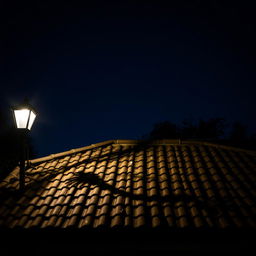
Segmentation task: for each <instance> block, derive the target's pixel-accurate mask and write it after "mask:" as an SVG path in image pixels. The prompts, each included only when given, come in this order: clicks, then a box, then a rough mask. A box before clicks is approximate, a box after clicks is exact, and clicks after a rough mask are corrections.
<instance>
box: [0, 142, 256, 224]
mask: <svg viewBox="0 0 256 256" xmlns="http://www.w3.org/2000/svg"><path fill="white" fill-rule="evenodd" d="M31 163H32V165H31V166H30V168H29V169H27V170H26V187H25V190H24V191H23V192H20V191H19V190H18V188H19V180H18V177H19V176H18V174H19V169H18V168H16V169H15V170H13V172H12V173H11V174H10V175H9V176H8V177H7V178H6V179H5V180H3V181H1V182H0V226H2V227H25V228H30V227H42V228H45V227H60V228H67V227H75V228H84V227H90V228H97V227H102V226H103V227H107V228H108V227H110V228H114V227H120V228H123V227H131V228H137V227H149V228H151V227H167V228H170V229H172V228H178V229H179V228H185V227H188V228H195V229H197V228H225V227H247V228H255V227H256V217H255V216H256V203H255V202H256V200H255V198H256V153H255V152H250V151H246V150H240V149H235V148H229V147H225V146H218V145H212V144H207V143H200V142H192V141H187V142H186V141H185V142H182V143H181V142H180V141H169V140H168V141H153V142H148V143H140V142H138V141H108V142H104V143H99V144H95V145H92V146H88V147H84V148H80V149H77V150H71V151H68V152H64V153H60V154H56V155H51V156H48V157H44V158H40V159H35V160H32V161H31Z"/></svg>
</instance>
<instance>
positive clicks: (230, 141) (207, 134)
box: [145, 117, 256, 150]
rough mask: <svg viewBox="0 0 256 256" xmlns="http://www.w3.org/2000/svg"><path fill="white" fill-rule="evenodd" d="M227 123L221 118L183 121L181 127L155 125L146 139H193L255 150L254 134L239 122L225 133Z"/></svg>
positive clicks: (171, 124)
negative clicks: (249, 132) (250, 133)
mask: <svg viewBox="0 0 256 256" xmlns="http://www.w3.org/2000/svg"><path fill="white" fill-rule="evenodd" d="M227 127H228V125H227V122H226V121H225V120H224V119H223V118H219V117H218V118H211V119H208V120H202V119H201V120H199V121H197V122H193V121H191V120H184V121H183V122H182V125H177V124H174V123H171V122H169V121H164V122H159V123H156V124H155V125H154V127H153V129H152V130H151V132H150V133H149V134H148V135H147V136H145V137H146V138H148V139H181V140H182V139H183V140H184V139H185V140H189V139H193V140H203V141H210V142H214V143H220V144H224V145H230V146H235V147H241V148H245V149H251V150H256V134H252V135H249V134H248V132H247V127H246V126H245V125H244V124H242V123H241V122H234V123H233V124H232V125H231V130H230V131H229V132H227Z"/></svg>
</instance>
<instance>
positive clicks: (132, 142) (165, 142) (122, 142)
mask: <svg viewBox="0 0 256 256" xmlns="http://www.w3.org/2000/svg"><path fill="white" fill-rule="evenodd" d="M141 142H144V143H149V144H152V145H168V144H179V145H181V144H182V145H184V144H197V145H205V146H211V147H219V148H222V149H228V150H234V151H239V152H245V153H248V154H253V155H256V151H253V150H248V149H242V148H237V147H232V146H226V145H221V144H217V143H211V142H207V141H196V140H180V139H178V140H177V139H175V140H170V139H163V140H149V141H147V140H107V141H103V142H99V143H95V144H91V145H88V146H85V147H80V148H76V149H70V150H67V151H64V152H61V153H56V154H51V155H48V156H44V157H40V158H36V159H32V160H30V162H31V163H38V162H43V161H48V160H52V159H55V158H58V157H62V156H67V155H70V154H74V153H79V152H82V151H85V150H88V149H92V148H97V147H101V146H106V145H111V144H116V145H118V144H119V145H136V144H138V143H141Z"/></svg>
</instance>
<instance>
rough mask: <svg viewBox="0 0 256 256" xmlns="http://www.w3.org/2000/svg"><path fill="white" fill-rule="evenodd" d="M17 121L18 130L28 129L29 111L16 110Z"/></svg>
mask: <svg viewBox="0 0 256 256" xmlns="http://www.w3.org/2000/svg"><path fill="white" fill-rule="evenodd" d="M14 115H15V120H16V124H17V127H18V128H27V127H26V126H27V122H28V117H29V110H28V109H19V110H14Z"/></svg>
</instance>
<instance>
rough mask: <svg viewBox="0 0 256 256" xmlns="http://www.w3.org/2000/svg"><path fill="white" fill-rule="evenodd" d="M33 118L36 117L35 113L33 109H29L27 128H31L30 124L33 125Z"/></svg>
mask: <svg viewBox="0 0 256 256" xmlns="http://www.w3.org/2000/svg"><path fill="white" fill-rule="evenodd" d="M35 118H36V114H35V113H34V112H33V111H31V113H30V118H29V122H28V129H29V130H31V127H32V125H33V123H34V121H35Z"/></svg>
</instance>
